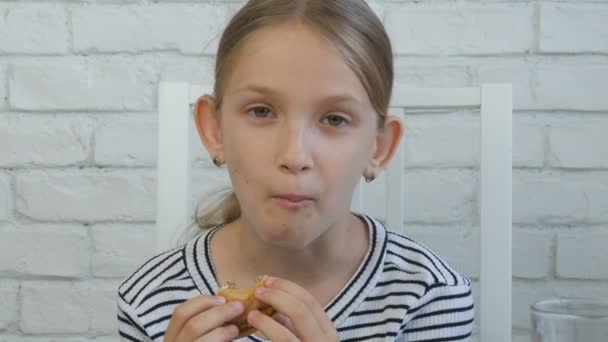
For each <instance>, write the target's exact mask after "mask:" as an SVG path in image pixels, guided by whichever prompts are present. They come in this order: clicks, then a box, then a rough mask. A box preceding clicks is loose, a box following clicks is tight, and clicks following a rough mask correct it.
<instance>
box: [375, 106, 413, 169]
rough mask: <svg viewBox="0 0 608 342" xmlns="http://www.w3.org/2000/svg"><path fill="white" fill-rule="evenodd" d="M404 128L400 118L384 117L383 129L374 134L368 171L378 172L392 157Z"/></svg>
mask: <svg viewBox="0 0 608 342" xmlns="http://www.w3.org/2000/svg"><path fill="white" fill-rule="evenodd" d="M404 130H405V126H404V124H403V121H402V120H401V118H399V117H397V116H388V117H387V118H386V119H385V121H384V129H383V130H382V131H380V132H378V134H377V136H376V140H375V151H374V153H373V155H372V159H371V161H370V165H369V167H368V170H369V171H370V172H373V173H374V174H376V175H377V174H379V173H380V171H382V169H384V168H385V167H386V166H387V165H388V163H389V162H390V161H391V159H393V156H394V155H395V152H397V147H398V146H399V143H400V142H401V137H402V136H403V132H404Z"/></svg>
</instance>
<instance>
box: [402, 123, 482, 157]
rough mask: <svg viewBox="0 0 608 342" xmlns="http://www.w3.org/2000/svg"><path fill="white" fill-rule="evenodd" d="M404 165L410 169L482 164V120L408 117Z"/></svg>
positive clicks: (404, 140) (404, 139)
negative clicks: (480, 154)
mask: <svg viewBox="0 0 608 342" xmlns="http://www.w3.org/2000/svg"><path fill="white" fill-rule="evenodd" d="M405 126H406V128H405V132H404V136H403V142H402V143H403V151H404V162H405V165H407V166H408V167H423V166H428V167H468V166H475V165H479V146H480V145H479V139H480V126H479V117H478V116H475V117H472V116H462V115H458V116H455V115H441V116H439V115H433V116H410V117H407V114H406V118H405Z"/></svg>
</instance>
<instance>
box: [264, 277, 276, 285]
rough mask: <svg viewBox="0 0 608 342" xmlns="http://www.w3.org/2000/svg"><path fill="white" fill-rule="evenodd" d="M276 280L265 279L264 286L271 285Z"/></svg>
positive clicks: (271, 278) (273, 278)
mask: <svg viewBox="0 0 608 342" xmlns="http://www.w3.org/2000/svg"><path fill="white" fill-rule="evenodd" d="M276 280H277V278H275V277H268V279H266V283H264V284H265V285H268V286H270V285H272V283H274V282H275V281H276Z"/></svg>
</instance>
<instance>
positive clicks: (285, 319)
mask: <svg viewBox="0 0 608 342" xmlns="http://www.w3.org/2000/svg"><path fill="white" fill-rule="evenodd" d="M272 318H273V319H274V320H275V321H277V322H279V324H281V325H282V326H284V327H285V328H287V329H289V330H291V331H292V332H293V333H294V334H295V331H296V330H295V328H294V326H293V323H291V320H290V319H289V317H287V316H285V315H283V314H282V313H276V314H274V315H273V316H272Z"/></svg>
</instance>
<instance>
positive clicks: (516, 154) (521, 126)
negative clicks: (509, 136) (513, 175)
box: [513, 115, 545, 167]
mask: <svg viewBox="0 0 608 342" xmlns="http://www.w3.org/2000/svg"><path fill="white" fill-rule="evenodd" d="M544 146H545V125H544V124H543V123H542V121H540V120H538V119H536V118H534V117H527V116H520V115H515V116H513V166H514V167H542V166H543V163H544V159H545V147H544Z"/></svg>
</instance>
